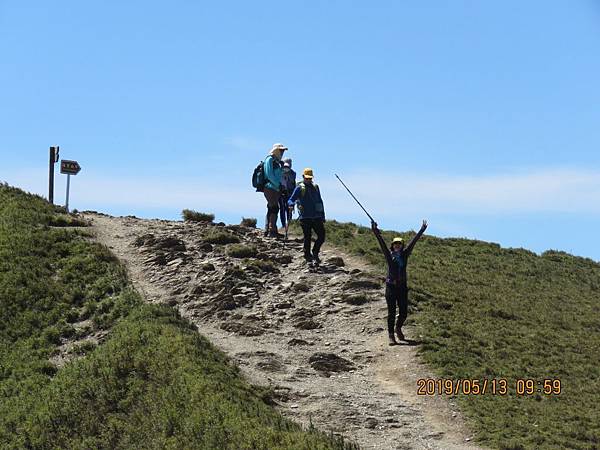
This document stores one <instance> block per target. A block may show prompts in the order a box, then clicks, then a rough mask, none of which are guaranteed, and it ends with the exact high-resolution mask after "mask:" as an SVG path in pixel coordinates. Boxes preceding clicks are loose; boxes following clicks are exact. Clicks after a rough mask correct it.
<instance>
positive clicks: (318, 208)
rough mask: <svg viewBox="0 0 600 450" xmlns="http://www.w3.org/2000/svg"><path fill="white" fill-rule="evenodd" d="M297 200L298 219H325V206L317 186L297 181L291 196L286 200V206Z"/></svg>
mask: <svg viewBox="0 0 600 450" xmlns="http://www.w3.org/2000/svg"><path fill="white" fill-rule="evenodd" d="M296 200H298V214H299V217H298V218H299V219H300V220H302V219H323V220H324V219H325V208H324V206H323V199H322V198H321V192H320V191H319V187H318V186H317V185H316V184H314V183H305V182H301V183H298V186H296V189H294V192H293V193H292V196H291V197H290V198H289V200H288V206H294V203H295V202H296Z"/></svg>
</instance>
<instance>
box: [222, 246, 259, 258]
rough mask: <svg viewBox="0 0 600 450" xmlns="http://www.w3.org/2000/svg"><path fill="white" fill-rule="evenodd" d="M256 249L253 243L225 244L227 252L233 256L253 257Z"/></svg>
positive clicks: (256, 251)
mask: <svg viewBox="0 0 600 450" xmlns="http://www.w3.org/2000/svg"><path fill="white" fill-rule="evenodd" d="M257 253H258V250H257V249H256V247H254V246H253V245H244V244H231V245H228V246H227V254H228V255H229V256H231V257H233V258H253V257H255V256H256V254H257Z"/></svg>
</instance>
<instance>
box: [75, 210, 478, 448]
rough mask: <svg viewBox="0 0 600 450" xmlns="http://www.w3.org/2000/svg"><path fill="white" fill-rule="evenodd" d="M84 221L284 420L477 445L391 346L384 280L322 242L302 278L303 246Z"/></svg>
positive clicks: (243, 233) (157, 223)
mask: <svg viewBox="0 0 600 450" xmlns="http://www.w3.org/2000/svg"><path fill="white" fill-rule="evenodd" d="M85 217H86V218H87V219H88V220H90V221H91V223H92V226H93V230H94V232H95V234H96V237H97V239H98V240H99V242H101V243H103V244H105V245H107V246H108V247H109V248H110V249H111V250H112V251H113V253H115V254H116V255H117V256H118V257H119V258H120V259H121V260H122V261H123V262H124V263H125V265H126V266H127V268H128V271H129V274H130V277H131V279H132V281H133V283H134V285H135V286H136V288H137V289H138V290H139V291H140V293H142V295H143V296H144V297H145V299H146V300H147V301H149V302H156V303H167V304H169V305H171V306H173V307H176V308H178V309H179V311H180V312H181V314H182V315H183V316H185V317H187V318H188V319H190V320H191V321H192V322H194V323H195V324H196V325H197V327H198V330H199V332H200V333H202V334H203V335H205V336H207V337H208V338H209V339H210V340H211V341H212V342H213V343H214V344H215V345H216V346H217V347H219V348H221V349H222V350H223V351H224V352H226V353H227V354H229V355H230V356H231V357H232V358H233V359H234V360H235V361H236V362H237V364H238V365H239V366H240V367H241V368H242V371H243V372H244V374H245V375H246V377H247V378H248V379H249V380H250V381H251V382H253V383H255V384H260V385H268V386H271V387H272V389H273V392H274V396H273V399H274V402H275V403H276V405H277V408H278V409H279V410H280V411H281V412H282V413H283V414H284V415H286V416H288V417H291V418H293V419H294V420H296V421H298V422H301V423H304V424H308V423H310V422H311V421H312V423H313V424H314V425H316V426H317V427H319V428H320V429H323V430H328V431H333V432H336V433H343V434H344V435H345V436H346V437H348V438H350V439H352V440H355V441H356V442H358V443H359V444H360V445H361V448H363V449H382V450H384V449H385V450H389V449H440V450H442V449H444V450H446V449H448V450H451V449H474V448H479V447H476V446H475V445H473V444H472V443H470V442H469V440H470V435H469V434H468V431H467V430H466V428H465V426H464V424H463V423H462V421H461V420H460V415H459V413H458V412H457V411H456V408H455V406H454V405H453V404H452V403H450V402H448V401H447V400H445V399H441V398H436V397H419V396H417V395H416V380H417V379H418V378H424V377H427V376H431V375H430V374H429V373H428V372H427V369H426V368H425V367H424V366H422V365H421V364H419V363H418V359H417V357H416V354H415V351H416V348H415V347H414V346H411V345H399V346H394V347H389V346H388V345H387V336H386V334H387V333H386V332H385V331H384V329H383V327H384V326H385V317H386V314H387V312H386V305H385V300H384V297H383V287H382V282H381V277H378V276H376V275H373V274H371V273H369V271H368V268H367V267H365V266H364V265H363V264H362V262H361V261H360V260H358V259H356V258H352V257H348V256H345V255H340V254H339V252H337V251H334V250H332V249H328V248H327V247H325V248H324V250H323V252H322V259H323V261H324V263H323V265H322V269H323V270H322V273H309V272H308V271H307V270H306V268H305V266H304V263H303V260H302V258H301V252H300V247H301V244H300V242H299V240H292V241H288V243H287V244H286V248H283V244H282V242H281V241H273V240H268V239H265V238H263V237H262V233H261V232H260V231H259V230H254V229H252V228H246V227H241V226H224V225H220V226H219V225H213V224H200V223H182V222H169V221H162V220H142V219H137V218H134V217H119V218H114V217H110V216H105V215H102V214H92V213H87V214H86V215H85ZM340 256H341V257H340ZM342 258H343V259H342ZM406 334H407V336H408V337H409V338H410V337H411V330H410V329H407V333H406Z"/></svg>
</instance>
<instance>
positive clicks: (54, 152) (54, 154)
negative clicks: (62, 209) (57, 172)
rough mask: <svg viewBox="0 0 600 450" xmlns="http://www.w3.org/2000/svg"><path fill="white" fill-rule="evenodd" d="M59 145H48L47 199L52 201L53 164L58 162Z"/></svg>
mask: <svg viewBox="0 0 600 450" xmlns="http://www.w3.org/2000/svg"><path fill="white" fill-rule="evenodd" d="M59 150H60V147H59V146H58V145H57V146H56V147H50V168H49V173H48V201H49V202H50V203H54V164H56V163H57V162H58V153H59Z"/></svg>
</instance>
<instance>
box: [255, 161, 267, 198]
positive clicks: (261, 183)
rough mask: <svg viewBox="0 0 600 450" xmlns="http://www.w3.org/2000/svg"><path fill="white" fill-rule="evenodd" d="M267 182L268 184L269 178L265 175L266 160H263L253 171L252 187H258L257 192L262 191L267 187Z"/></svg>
mask: <svg viewBox="0 0 600 450" xmlns="http://www.w3.org/2000/svg"><path fill="white" fill-rule="evenodd" d="M265 184H267V179H266V177H265V168H264V162H263V161H261V162H259V163H258V166H256V167H255V168H254V172H252V187H253V188H256V192H262V191H263V190H264V189H265Z"/></svg>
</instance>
